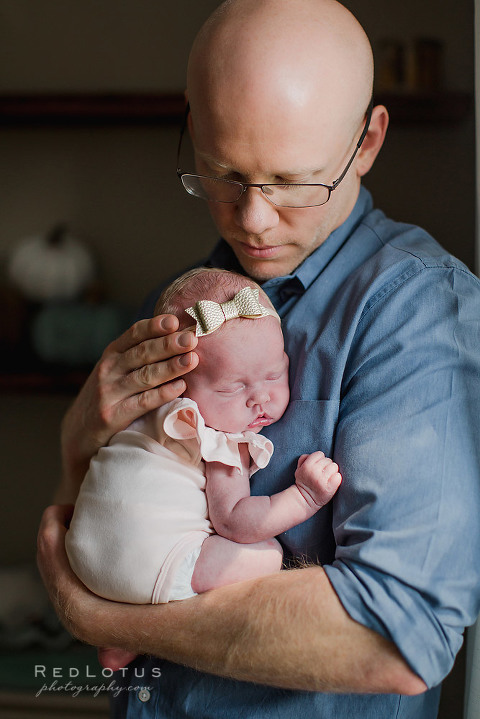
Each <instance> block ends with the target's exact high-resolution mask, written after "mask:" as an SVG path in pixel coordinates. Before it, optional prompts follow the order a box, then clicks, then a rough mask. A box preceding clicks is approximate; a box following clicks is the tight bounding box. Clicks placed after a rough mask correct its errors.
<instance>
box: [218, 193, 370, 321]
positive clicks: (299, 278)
mask: <svg viewBox="0 0 480 719" xmlns="http://www.w3.org/2000/svg"><path fill="white" fill-rule="evenodd" d="M372 208H373V201H372V196H371V195H370V193H369V192H368V190H366V189H365V188H364V187H360V192H359V195H358V198H357V201H356V203H355V206H354V208H353V210H352V212H351V213H350V215H349V216H348V217H347V219H346V220H345V222H343V223H342V224H341V225H340V227H337V229H336V230H334V231H333V232H332V233H331V234H330V235H329V236H328V237H327V239H326V240H325V241H324V242H322V244H321V245H320V246H319V247H317V249H316V250H314V252H312V254H311V255H309V256H308V257H307V258H306V259H305V260H304V261H303V262H302V263H301V264H300V265H299V266H298V267H297V268H296V269H295V270H294V271H293V272H292V273H291V274H290V275H285V276H283V277H274V278H273V279H271V280H267V281H266V282H264V283H263V284H262V289H263V290H265V292H266V293H267V295H268V296H269V298H270V300H271V301H272V302H273V304H274V306H275V308H276V309H277V311H279V313H280V315H282V314H283V312H281V310H282V308H283V306H284V305H285V303H287V304H288V305H289V304H290V300H292V299H293V298H294V297H295V296H297V295H301V294H303V293H304V292H305V291H306V290H307V289H308V288H309V287H310V285H311V284H312V282H314V280H315V279H316V278H317V277H318V275H319V274H320V273H321V272H322V271H323V270H324V269H325V267H326V266H327V265H328V264H329V262H330V261H331V260H332V259H333V258H334V257H335V255H336V254H337V253H338V252H339V250H340V249H341V247H342V246H343V245H344V244H345V242H346V241H347V240H348V238H349V237H350V236H351V234H352V232H353V231H354V230H355V228H356V227H357V226H358V225H359V224H360V222H361V220H362V219H363V217H365V215H366V214H367V213H368V212H370V210H371V209H372ZM206 264H207V266H209V267H223V268H224V269H226V270H232V271H234V272H239V273H240V274H244V271H243V269H242V267H241V265H240V263H239V261H238V260H237V258H236V256H235V254H234V252H233V250H232V249H231V248H230V246H229V245H227V243H226V242H225V240H220V242H218V244H217V245H216V247H215V248H214V249H213V251H212V253H211V254H210V256H209V258H208V260H207V263H206ZM283 309H284V308H283Z"/></svg>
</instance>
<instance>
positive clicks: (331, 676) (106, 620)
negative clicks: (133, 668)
mask: <svg viewBox="0 0 480 719" xmlns="http://www.w3.org/2000/svg"><path fill="white" fill-rule="evenodd" d="M85 620H86V625H85V626H84V627H83V628H81V629H80V638H83V639H85V640H86V641H89V642H90V643H101V644H103V645H111V644H117V645H119V646H122V647H124V648H127V649H130V650H132V651H135V652H139V653H145V654H152V655H156V656H159V657H162V658H164V659H168V660H170V661H173V662H176V663H180V664H186V665H188V666H192V667H195V668H196V669H198V670H201V671H205V672H209V673H212V674H218V675H221V676H229V677H232V678H234V679H238V680H245V681H254V682H257V683H263V684H268V685H272V686H279V687H284V688H290V689H303V690H315V691H323V692H342V693H344V692H379V693H390V692H392V693H403V694H416V693H421V692H422V691H425V689H426V686H425V685H424V683H423V682H422V680H421V679H419V678H418V677H417V676H416V675H415V674H414V673H413V672H412V671H411V670H410V669H409V667H408V666H407V664H406V663H405V661H404V660H403V659H402V657H401V656H400V654H399V653H398V651H397V649H396V648H395V646H394V645H393V644H392V643H391V642H388V641H387V640H385V639H383V638H382V637H381V636H379V635H378V634H376V633H375V632H373V631H371V630H369V629H366V628H365V627H363V626H362V625H360V624H358V623H357V622H354V621H353V620H352V619H351V618H350V617H349V615H348V614H347V613H346V612H345V610H344V609H343V607H342V605H341V603H340V602H339V600H338V598H337V596H336V594H335V592H334V590H333V589H332V587H331V585H330V583H329V581H328V579H327V577H326V575H325V573H324V572H323V570H322V569H321V568H320V567H312V568H308V569H301V570H293V571H284V572H280V573H279V574H276V575H270V576H268V577H265V578H262V579H260V580H255V581H252V582H243V583H240V584H236V585H232V586H229V587H224V588H222V589H220V590H215V591H212V592H207V593H205V594H203V595H199V596H198V597H194V598H193V599H191V600H186V601H182V602H172V603H170V604H168V605H154V606H145V605H142V606H131V605H121V604H113V603H108V602H104V603H103V605H102V607H101V609H100V611H99V612H97V613H96V615H95V617H90V619H89V618H88V613H87V615H86V616H85ZM87 625H88V626H87ZM99 631H100V633H101V636H98V634H99Z"/></svg>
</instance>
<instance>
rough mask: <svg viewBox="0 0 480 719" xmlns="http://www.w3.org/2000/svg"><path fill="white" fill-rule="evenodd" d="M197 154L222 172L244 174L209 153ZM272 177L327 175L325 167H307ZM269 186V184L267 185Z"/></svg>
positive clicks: (274, 173) (273, 173)
mask: <svg viewBox="0 0 480 719" xmlns="http://www.w3.org/2000/svg"><path fill="white" fill-rule="evenodd" d="M196 154H197V155H198V157H199V158H201V159H202V160H204V161H205V162H208V163H209V164H210V165H212V166H216V167H219V168H221V169H222V170H226V171H228V172H232V173H236V174H239V175H241V176H242V175H243V173H241V172H239V171H238V170H236V169H235V168H234V167H232V166H231V165H230V164H228V163H226V162H220V161H219V160H218V159H216V158H215V157H213V156H212V155H209V154H208V153H207V152H200V151H199V150H196ZM269 174H270V175H271V176H272V177H288V178H290V177H291V178H295V177H308V176H314V175H322V174H323V175H324V174H325V168H323V167H314V168H312V167H306V168H295V170H288V171H283V172H275V171H273V172H270V173H269ZM265 184H268V183H265Z"/></svg>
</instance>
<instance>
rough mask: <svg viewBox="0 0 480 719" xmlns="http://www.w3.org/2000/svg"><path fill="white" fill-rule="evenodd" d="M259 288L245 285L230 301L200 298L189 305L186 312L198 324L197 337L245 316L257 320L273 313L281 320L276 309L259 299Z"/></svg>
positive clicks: (273, 315)
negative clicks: (219, 301) (270, 307)
mask: <svg viewBox="0 0 480 719" xmlns="http://www.w3.org/2000/svg"><path fill="white" fill-rule="evenodd" d="M258 295H259V290H258V288H257V287H256V288H255V289H252V287H244V288H243V289H242V290H240V292H238V293H237V294H236V295H235V297H234V298H233V300H228V302H222V303H221V304H219V303H218V302H212V301H211V300H199V301H198V302H196V303H195V305H194V306H193V307H188V308H187V309H186V310H185V312H188V314H189V315H190V316H191V317H193V319H194V320H195V321H196V323H197V326H196V329H195V334H196V336H197V337H203V335H209V334H210V333H211V332H215V330H218V328H219V327H221V325H223V323H224V322H228V320H235V319H238V318H239V317H245V318H247V319H250V320H257V319H260V318H261V317H267V316H268V315H271V316H272V317H276V318H277V319H278V321H280V317H279V316H278V315H277V313H276V312H275V310H273V309H269V308H268V307H264V306H263V305H261V304H260V302H259V301H258Z"/></svg>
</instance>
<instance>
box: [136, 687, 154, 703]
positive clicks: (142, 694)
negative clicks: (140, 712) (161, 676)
mask: <svg viewBox="0 0 480 719" xmlns="http://www.w3.org/2000/svg"><path fill="white" fill-rule="evenodd" d="M137 696H138V698H139V699H140V701H141V702H148V700H149V699H150V696H151V694H150V692H149V691H148V689H140V691H139V692H138V695H137Z"/></svg>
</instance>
